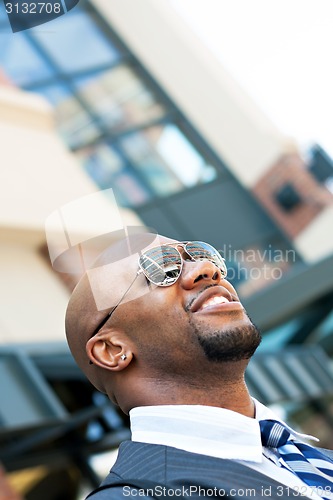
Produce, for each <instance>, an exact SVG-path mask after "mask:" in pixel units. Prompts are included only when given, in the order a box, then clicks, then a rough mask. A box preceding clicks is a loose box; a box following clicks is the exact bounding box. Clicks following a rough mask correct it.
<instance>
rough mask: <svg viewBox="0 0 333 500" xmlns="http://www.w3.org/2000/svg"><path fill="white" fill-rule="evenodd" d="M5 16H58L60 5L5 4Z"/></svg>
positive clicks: (47, 3) (43, 3) (40, 3)
mask: <svg viewBox="0 0 333 500" xmlns="http://www.w3.org/2000/svg"><path fill="white" fill-rule="evenodd" d="M6 12H7V14H41V13H46V14H60V13H61V4H60V3H51V2H37V3H35V2H31V3H28V2H23V3H19V2H16V3H6Z"/></svg>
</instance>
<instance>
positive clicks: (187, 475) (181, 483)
mask: <svg viewBox="0 0 333 500" xmlns="http://www.w3.org/2000/svg"><path fill="white" fill-rule="evenodd" d="M323 451H325V453H326V451H327V455H329V456H330V457H331V458H333V453H332V452H330V451H328V450H323ZM130 479H132V480H133V479H136V480H142V479H143V480H151V481H154V482H156V483H159V484H160V485H165V486H166V487H167V488H172V489H173V490H176V489H177V491H178V492H180V494H181V495H182V496H185V497H187V495H188V498H189V499H193V500H194V499H195V500H196V499H198V498H202V497H203V494H202V493H201V495H199V493H198V491H199V490H198V491H197V493H195V491H194V487H199V486H200V487H201V488H207V489H213V488H217V490H223V491H225V492H226V496H228V497H230V498H233V499H235V500H244V499H247V498H254V499H257V498H259V499H260V498H265V499H266V500H267V499H269V500H287V499H288V498H291V497H298V498H300V497H301V498H307V497H304V496H303V497H302V496H301V492H297V491H295V490H292V489H290V488H288V487H287V486H285V485H282V484H280V483H278V482H276V481H274V480H273V479H270V478H269V477H267V476H265V475H264V474H261V473H259V472H257V471H255V470H253V469H251V468H249V467H246V466H244V465H242V464H240V463H237V462H235V461H234V460H226V459H219V458H214V457H208V456H205V455H198V454H196V453H189V452H187V451H183V450H178V449H176V448H172V447H170V446H164V445H156V444H146V443H137V442H132V441H126V442H124V443H122V444H121V446H120V448H119V454H118V459H117V461H116V463H115V465H114V466H113V467H112V469H111V471H110V474H109V475H108V476H107V478H106V479H105V481H104V482H103V483H102V484H103V485H106V484H108V485H112V483H115V482H117V481H119V480H125V481H126V480H130ZM191 486H192V490H191V495H189V493H190V487H191ZM124 491H125V490H124V489H123V488H122V487H120V486H118V487H117V486H115V487H113V488H110V489H106V490H103V491H100V492H98V493H96V494H94V495H92V496H91V497H90V498H91V499H92V500H110V499H112V500H124V499H125V498H126V497H128V498H129V499H130V500H134V499H133V497H139V498H142V497H143V495H142V494H140V493H139V492H138V491H137V490H135V491H134V493H133V494H132V495H131V494H130V489H129V488H126V493H124ZM141 493H142V492H141ZM175 496H176V495H175ZM90 498H89V500H90ZM161 498H163V497H162V495H161Z"/></svg>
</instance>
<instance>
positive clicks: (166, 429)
mask: <svg viewBox="0 0 333 500" xmlns="http://www.w3.org/2000/svg"><path fill="white" fill-rule="evenodd" d="M253 401H254V403H255V408H256V412H255V413H256V416H255V418H250V417H246V416H244V415H241V414H240V413H237V412H234V411H231V410H227V409H225V408H217V407H213V406H201V405H161V406H142V407H138V408H133V409H132V410H131V411H130V420H131V431H132V440H133V441H138V442H144V443H150V444H160V445H165V446H172V447H174V448H178V449H181V450H185V451H189V452H191V453H199V454H203V455H208V456H211V457H217V458H225V459H237V460H248V461H253V462H261V461H262V444H261V437H260V428H259V420H263V419H271V418H273V419H274V420H278V421H280V422H281V423H282V424H283V425H285V426H286V427H287V428H288V429H289V430H290V432H292V434H293V435H295V436H296V435H297V436H299V437H304V435H300V434H298V433H297V432H295V431H294V430H293V429H291V428H290V427H289V426H287V425H286V424H285V423H284V422H282V421H281V419H279V418H278V417H277V416H276V415H275V414H274V412H272V411H271V410H270V409H269V408H267V407H266V406H264V405H263V404H261V403H260V402H259V401H257V400H255V399H253ZM306 437H308V436H306Z"/></svg>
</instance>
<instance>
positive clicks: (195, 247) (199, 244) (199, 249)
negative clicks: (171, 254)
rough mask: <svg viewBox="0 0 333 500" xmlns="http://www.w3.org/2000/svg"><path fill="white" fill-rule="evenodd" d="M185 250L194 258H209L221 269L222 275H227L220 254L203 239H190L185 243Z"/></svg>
mask: <svg viewBox="0 0 333 500" xmlns="http://www.w3.org/2000/svg"><path fill="white" fill-rule="evenodd" d="M186 252H187V253H188V254H189V255H190V256H191V257H193V259H195V260H209V261H210V262H213V264H215V265H216V266H217V267H218V268H219V269H220V271H221V273H222V276H223V277H224V278H225V277H226V275H227V268H226V265H225V262H224V259H223V257H222V256H221V254H220V253H219V252H218V251H217V250H216V249H215V248H214V247H212V246H211V245H209V244H208V243H204V242H203V241H191V242H189V243H187V244H186Z"/></svg>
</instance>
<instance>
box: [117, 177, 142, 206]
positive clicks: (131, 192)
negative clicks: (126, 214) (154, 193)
mask: <svg viewBox="0 0 333 500" xmlns="http://www.w3.org/2000/svg"><path fill="white" fill-rule="evenodd" d="M112 187H113V189H114V191H115V194H116V199H117V200H118V201H119V203H120V204H121V205H122V206H124V207H134V206H138V205H142V204H143V203H146V202H147V201H149V199H150V198H151V195H150V194H149V193H148V191H147V190H146V189H145V188H144V186H142V184H141V182H140V181H139V179H137V178H136V177H135V176H134V175H133V173H131V172H129V171H127V172H122V173H121V174H119V175H117V176H116V177H115V179H114V181H113V184H112Z"/></svg>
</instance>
